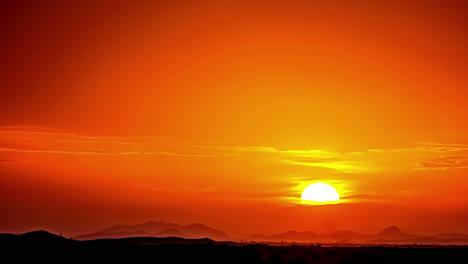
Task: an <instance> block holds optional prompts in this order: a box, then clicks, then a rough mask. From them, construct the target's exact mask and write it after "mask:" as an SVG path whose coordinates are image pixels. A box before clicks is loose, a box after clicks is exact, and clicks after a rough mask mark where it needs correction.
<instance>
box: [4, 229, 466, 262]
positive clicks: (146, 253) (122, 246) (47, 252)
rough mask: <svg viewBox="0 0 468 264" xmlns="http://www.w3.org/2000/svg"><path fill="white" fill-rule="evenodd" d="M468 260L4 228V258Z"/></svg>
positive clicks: (420, 251)
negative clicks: (88, 237)
mask: <svg viewBox="0 0 468 264" xmlns="http://www.w3.org/2000/svg"><path fill="white" fill-rule="evenodd" d="M11 262H15V263H18V262H28V263H31V262H41V263H42V262H45V263H50V262H54V263H89V262H99V263H102V262H118V263H260V264H268V263H271V264H273V263H276V264H282V263H285V264H286V263H287V264H293V263H295V264H301V263H302V264H307V263H310V264H312V263H314V264H324V263H328V264H333V263H356V264H360V263H468V247H464V246H436V247H434V246H433V247H428V246H425V247H421V246H416V245H415V246H412V247H402V246H399V247H384V246H366V247H363V246H361V247H356V246H346V247H338V246H328V247H325V246H321V245H319V244H312V245H308V246H305V245H279V246H271V245H266V244H245V243H233V242H216V241H214V240H212V239H207V238H205V239H184V238H176V237H168V238H154V237H133V238H121V239H98V240H87V241H78V240H72V239H67V238H63V237H60V236H56V235H53V234H50V233H48V232H45V231H35V232H30V233H26V234H23V235H11V234H0V263H11Z"/></svg>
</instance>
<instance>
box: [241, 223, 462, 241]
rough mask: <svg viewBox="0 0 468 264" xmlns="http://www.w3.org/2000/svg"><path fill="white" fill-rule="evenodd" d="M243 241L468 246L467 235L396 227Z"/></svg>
mask: <svg viewBox="0 0 468 264" xmlns="http://www.w3.org/2000/svg"><path fill="white" fill-rule="evenodd" d="M243 240H245V241H257V242H281V241H283V242H301V243H311V242H315V243H374V244H415V243H419V244H441V245H468V235H465V234H458V233H445V234H436V235H433V236H423V235H416V234H408V233H404V232H402V231H401V230H400V228H398V227H397V226H394V225H393V226H389V227H387V228H384V229H383V230H382V231H380V232H379V233H377V234H374V235H363V234H359V233H356V232H354V231H351V230H343V231H338V232H333V233H325V234H321V233H315V232H312V231H303V232H301V231H287V232H285V233H280V234H274V235H271V236H265V235H262V234H256V235H253V236H250V237H247V238H244V239H243Z"/></svg>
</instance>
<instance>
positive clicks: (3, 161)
mask: <svg viewBox="0 0 468 264" xmlns="http://www.w3.org/2000/svg"><path fill="white" fill-rule="evenodd" d="M20 162H22V161H21V160H15V159H0V163H20Z"/></svg>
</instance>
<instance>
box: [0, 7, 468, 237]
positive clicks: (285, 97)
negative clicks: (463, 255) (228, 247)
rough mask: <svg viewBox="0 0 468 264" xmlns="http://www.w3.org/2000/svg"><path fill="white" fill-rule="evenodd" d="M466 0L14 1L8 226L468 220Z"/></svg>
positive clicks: (7, 19)
mask: <svg viewBox="0 0 468 264" xmlns="http://www.w3.org/2000/svg"><path fill="white" fill-rule="evenodd" d="M467 8H468V7H467V5H466V3H465V2H464V1H435V0H432V1H431V0H427V1H370V0H369V1H305V0H304V1H299V0H297V1H296V0H293V1H52V2H51V1H2V3H1V4H0V12H1V14H0V34H1V36H2V42H1V43H0V57H1V58H2V59H1V62H0V67H1V71H0V77H1V78H0V87H1V95H0V110H1V111H0V215H1V217H0V231H4V232H20V231H25V230H31V229H38V228H43V229H48V230H51V231H55V232H63V233H65V234H67V235H75V234H81V233H86V232H89V231H94V230H96V229H99V228H102V227H105V226H108V225H113V224H123V223H130V224H134V223H138V222H144V221H148V220H162V221H172V222H176V223H181V224H186V223H192V222H201V223H205V224H208V225H210V226H213V227H215V228H219V229H222V230H224V231H226V232H227V233H228V234H230V235H231V236H233V237H236V236H239V237H241V236H246V235H249V234H252V233H267V234H269V233H275V232H276V233H277V232H282V231H285V230H314V231H319V232H320V231H322V232H325V231H333V230H343V229H354V230H356V231H361V232H376V231H378V230H380V229H381V228H383V227H385V226H388V225H392V224H396V225H398V226H400V227H401V228H403V229H405V230H409V231H413V232H420V233H437V232H468V196H467V195H466V193H467V192H468V178H467V172H468V133H467V131H468V122H467V114H468V111H467V110H468V88H467V87H468V86H467V85H468V77H467V76H468V75H467V70H468V67H467V61H468V51H467V49H466V47H468V34H467V33H468V21H467V19H466V13H467V11H468V10H467ZM313 182H325V183H328V184H330V185H332V186H334V187H335V188H336V189H337V190H338V191H339V193H340V196H341V198H342V200H341V201H340V203H338V204H332V205H320V206H316V205H302V204H301V202H300V195H301V192H302V190H303V189H304V188H305V187H306V186H307V185H308V184H310V183H313Z"/></svg>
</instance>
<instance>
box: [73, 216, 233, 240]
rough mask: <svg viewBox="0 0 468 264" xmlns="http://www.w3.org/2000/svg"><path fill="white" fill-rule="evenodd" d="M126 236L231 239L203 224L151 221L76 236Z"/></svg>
mask: <svg viewBox="0 0 468 264" xmlns="http://www.w3.org/2000/svg"><path fill="white" fill-rule="evenodd" d="M125 237H181V238H210V239H213V240H216V241H226V240H229V236H228V235H227V234H226V233H224V232H223V231H220V230H217V229H214V228H212V227H209V226H206V225H203V224H190V225H178V224H174V223H165V222H157V221H150V222H146V223H143V224H137V225H115V226H111V227H109V228H105V229H103V230H100V231H97V232H96V233H91V234H86V235H81V236H76V237H74V239H77V240H91V239H100V238H125Z"/></svg>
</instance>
